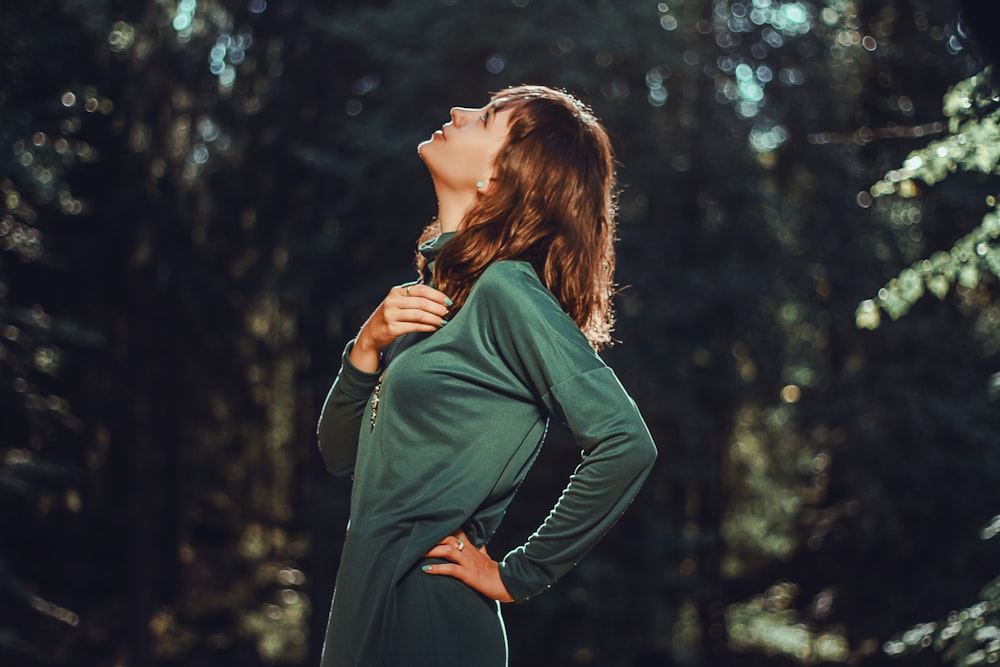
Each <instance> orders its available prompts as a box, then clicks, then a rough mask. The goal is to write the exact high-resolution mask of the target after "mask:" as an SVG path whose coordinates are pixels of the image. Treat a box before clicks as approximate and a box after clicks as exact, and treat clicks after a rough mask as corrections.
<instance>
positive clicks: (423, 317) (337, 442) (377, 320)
mask: <svg viewBox="0 0 1000 667" xmlns="http://www.w3.org/2000/svg"><path fill="white" fill-rule="evenodd" d="M450 305H451V299H449V298H448V297H446V296H445V295H444V294H443V293H441V292H439V291H438V290H436V289H434V288H432V287H428V286H427V285H415V284H414V285H400V286H397V287H393V288H392V289H391V290H389V294H388V295H387V296H386V297H385V299H384V300H383V301H382V303H380V304H379V306H378V308H376V309H375V312H374V313H372V315H371V317H369V318H368V320H367V321H366V322H365V323H364V325H363V326H362V327H361V331H359V332H358V336H357V338H355V339H354V340H353V341H351V342H350V343H348V345H347V348H346V349H345V350H344V355H343V357H342V360H341V366H340V372H338V373H337V379H336V380H334V382H333V386H332V387H331V388H330V392H329V394H327V397H326V401H325V402H324V404H323V410H322V411H321V412H320V417H319V424H318V426H317V429H316V434H317V436H318V438H319V449H320V452H321V453H322V454H323V460H324V462H325V463H326V468H327V470H329V471H330V472H331V473H333V474H334V475H338V476H340V475H349V474H351V472H353V470H354V462H355V459H356V458H357V453H358V434H359V432H360V429H361V419H362V417H363V416H364V413H365V408H366V405H367V403H368V399H369V398H370V397H371V394H372V391H373V390H374V389H375V385H377V384H378V381H379V377H380V376H381V374H382V368H381V361H382V358H381V355H382V350H384V349H385V348H386V346H388V345H389V344H390V343H391V342H392V341H394V340H396V339H397V338H398V337H399V336H402V335H403V334H406V333H412V332H417V331H424V332H429V331H437V330H438V329H439V328H441V326H443V325H444V323H445V320H444V319H443V317H444V316H445V315H447V314H448V307H449V306H450Z"/></svg>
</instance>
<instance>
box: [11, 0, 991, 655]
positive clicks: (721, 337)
mask: <svg viewBox="0 0 1000 667" xmlns="http://www.w3.org/2000/svg"><path fill="white" fill-rule="evenodd" d="M989 4H992V3H988V2H985V0H984V2H983V3H976V2H971V3H970V7H971V8H972V9H971V11H972V12H973V13H972V14H971V15H970V16H971V19H967V20H966V21H965V22H964V23H962V24H959V23H958V21H957V19H956V7H955V6H954V5H953V4H952V3H949V2H944V1H937V0H865V1H863V2H862V1H861V0H800V1H799V2H788V1H786V0H667V1H665V2H662V3H659V4H658V3H656V2H652V1H650V0H615V1H611V0H513V1H511V0H406V1H402V0H401V1H398V2H363V1H360V0H357V1H348V0H344V1H341V2H320V1H319V0H266V1H265V0H249V1H246V0H177V1H175V0H32V1H31V2H13V1H10V2H6V1H5V2H4V3H3V5H2V8H0V191H2V198H0V663H2V664H3V665H5V666H6V665H11V666H20V665H25V666H29V667H34V666H41V665H81V666H85V667H90V666H93V667H126V666H128V667H147V666H150V665H163V666H165V667H166V666H169V667H202V666H216V665H217V666H229V665H240V666H242V667H253V666H255V665H272V664H274V665H296V666H298V665H302V666H305V665H315V664H317V662H318V655H319V649H320V645H321V641H322V630H323V628H324V625H325V619H326V612H327V609H328V605H329V602H330V597H331V593H332V587H333V578H334V575H335V572H336V568H337V560H338V554H339V548H340V544H341V540H342V536H343V533H344V528H345V525H346V521H347V503H348V495H349V492H350V486H349V483H348V482H345V481H342V480H335V479H333V478H331V477H329V476H328V475H327V474H326V473H325V471H324V470H323V467H322V464H321V462H320V460H319V456H318V452H317V449H316V446H315V435H314V430H315V423H316V418H317V410H318V407H319V405H320V403H321V401H322V398H323V396H324V395H325V392H326V390H327V388H328V387H329V384H330V382H331V381H332V379H333V376H334V374H335V372H336V370H337V367H338V363H339V355H340V352H341V350H342V348H343V345H344V343H345V342H346V341H347V340H348V339H349V338H350V337H351V335H352V334H353V332H354V331H356V330H357V327H358V326H359V325H360V323H361V322H362V321H363V319H364V318H365V317H366V316H367V314H368V313H369V312H370V310H371V309H372V308H373V307H374V306H375V305H376V304H377V302H378V300H379V299H380V298H381V296H382V295H383V294H384V292H385V291H386V289H387V288H388V287H389V286H390V285H392V284H396V283H398V282H401V281H403V280H407V279H410V278H411V277H412V275H413V274H412V269H410V268H409V266H410V262H411V259H412V253H413V244H414V240H415V239H416V237H417V236H418V234H419V233H420V230H421V228H422V227H423V225H424V224H426V223H427V221H428V220H429V218H430V216H431V215H432V214H433V212H434V201H433V191H432V189H431V184H430V179H429V178H428V176H427V174H426V172H425V170H424V168H423V166H422V164H421V163H420V161H419V159H418V158H417V155H416V152H415V146H416V144H417V143H418V142H419V141H420V140H422V139H423V138H425V137H426V136H427V135H428V134H429V133H430V132H431V131H432V130H433V129H434V128H436V127H438V126H440V124H441V123H442V122H444V121H445V120H446V119H447V114H448V109H449V108H450V107H451V106H454V105H480V104H483V103H484V102H485V101H486V100H487V95H488V93H489V91H491V90H496V89H499V88H501V87H503V86H505V85H508V84H514V83H522V82H531V83H545V84H549V85H553V86H562V87H565V88H567V89H569V90H570V91H572V92H574V93H576V94H578V95H579V96H581V97H582V98H583V99H585V100H587V101H588V102H589V103H591V104H592V105H593V107H594V109H595V111H596V112H597V113H598V115H599V116H600V117H601V118H603V119H604V121H605V123H606V125H607V126H608V128H609V130H610V131H611V133H612V135H613V136H614V140H615V144H616V148H617V151H618V154H619V157H620V159H621V162H622V164H623V167H622V169H621V180H622V184H623V191H622V194H621V198H620V219H621V233H620V236H621V242H620V243H619V258H620V270H619V274H618V278H619V282H620V283H621V284H622V285H623V290H622V294H621V296H620V298H619V300H618V314H619V324H618V328H617V332H616V336H617V338H618V339H619V340H620V341H621V343H620V344H619V345H617V346H615V347H614V348H613V349H611V350H610V351H608V352H607V353H606V354H605V355H604V356H605V358H606V359H607V360H608V362H609V363H610V364H611V365H612V366H614V367H615V368H616V370H617V371H618V373H619V375H620V377H621V378H622V381H623V383H624V384H625V386H626V387H627V388H628V389H629V391H630V392H631V393H632V395H633V396H634V397H635V399H636V401H637V402H638V403H639V406H640V408H641V409H642V411H643V414H644V415H645V417H646V419H647V421H648V423H649V426H650V428H651V430H652V432H653V435H654V437H655V439H656V441H657V443H658V446H659V449H660V457H659V460H658V462H657V464H656V467H655V469H654V471H653V474H652V476H651V477H650V479H649V482H648V483H647V484H646V486H645V487H644V489H643V491H642V493H641V494H640V495H639V497H638V498H637V499H636V501H635V503H634V504H633V506H632V507H631V509H630V510H629V511H628V512H627V513H626V515H625V517H624V518H623V519H622V521H621V522H620V523H619V524H618V525H617V526H616V528H615V529H614V530H613V531H612V532H611V533H610V534H609V535H608V536H607V539H605V540H604V541H603V542H602V543H601V544H600V545H599V547H598V548H597V549H596V550H595V551H594V552H593V553H592V554H591V555H589V556H588V557H587V558H586V559H585V560H584V561H583V562H582V563H581V564H580V566H579V567H578V568H577V569H576V570H574V572H573V573H571V574H570V575H569V576H567V577H566V578H565V579H564V580H563V581H561V582H559V583H558V584H557V585H556V586H555V587H554V588H553V589H552V590H550V591H548V592H546V593H545V594H543V595H542V596H540V597H538V598H536V599H535V600H533V601H531V602H529V603H527V604H524V605H518V606H508V607H506V608H505V614H506V619H507V624H508V631H509V634H510V642H511V664H512V665H517V666H519V667H520V666H525V667H527V666H530V665H546V666H549V665H553V666H557V665H595V666H614V667H620V666H621V667H624V666H637V667H638V666H645V665H689V666H709V667H716V666H726V665H740V666H749V667H753V666H755V665H776V666H779V665H795V664H802V665H817V664H852V665H865V666H870V665H889V664H899V665H905V666H907V667H909V666H916V665H936V664H942V663H945V662H948V663H955V664H978V663H988V662H989V661H991V660H992V661H995V660H996V659H997V657H998V654H1000V642H998V640H997V637H1000V630H998V629H997V625H998V624H1000V619H998V616H1000V593H998V591H997V589H998V588H1000V586H998V582H997V580H996V577H997V575H998V574H1000V540H990V539H989V538H990V537H992V536H993V535H994V534H996V533H997V532H998V531H1000V518H997V516H998V514H1000V411H998V409H997V408H998V404H997V398H998V397H1000V375H998V374H997V373H998V371H1000V326H998V325H1000V301H998V299H997V296H998V292H997V281H996V277H995V274H997V273H998V272H1000V251H997V250H996V247H995V239H996V238H997V236H1000V224H997V225H996V226H997V228H998V230H997V233H996V234H993V233H992V232H991V230H992V229H993V225H994V222H993V218H992V217H991V216H1000V214H997V213H996V211H995V208H996V201H995V200H993V199H991V198H990V196H991V195H994V194H997V183H998V180H997V177H996V173H997V164H998V160H1000V147H998V146H997V141H996V136H997V125H996V121H997V119H998V112H997V106H998V105H997V99H996V97H995V95H996V92H995V91H994V90H992V89H991V88H990V86H989V84H988V83H983V82H980V83H979V88H978V89H977V91H976V92H975V94H972V93H968V92H961V90H962V89H960V90H958V91H957V92H955V93H952V94H950V95H949V94H948V91H949V89H950V87H952V86H954V85H956V84H959V83H960V82H962V81H963V80H966V79H967V78H968V77H970V76H972V75H974V74H975V73H976V72H978V71H980V70H981V69H982V67H983V66H984V64H985V63H986V62H987V61H988V60H989V59H990V55H989V53H988V49H984V48H983V47H984V45H985V46H988V45H989V44H991V43H992V42H991V40H992V35H989V34H987V33H988V32H989V31H991V30H993V29H994V28H995V26H996V25H997V24H996V23H993V22H992V21H994V20H995V18H996V17H995V16H990V15H989V14H990V12H989V10H983V7H984V6H986V5H989ZM967 11H968V10H967ZM977 11H985V14H986V15H985V16H978V15H976V14H975V12H977ZM976 37H979V41H978V49H977V46H976V43H975V41H974V38H976ZM965 85H966V86H967V87H970V86H972V85H973V84H971V83H968V84H965ZM970 90H971V88H970ZM946 96H947V98H946ZM934 142H945V143H934ZM911 151H923V153H921V155H923V156H924V157H925V158H926V159H924V160H923V161H922V164H923V167H921V166H920V165H919V164H917V163H915V162H913V161H912V160H908V157H907V156H908V155H909V154H910V152H911ZM904 161H905V162H906V165H907V169H904V170H902V171H900V169H901V167H902V166H903V165H904ZM932 163H933V164H932ZM935 170H936V171H935ZM887 173H888V174H889V176H888V177H887ZM876 184H879V185H878V186H876ZM996 222H997V223H1000V217H997V218H996ZM966 238H969V239H973V240H972V241H969V243H967V244H966V245H965V246H961V243H959V242H960V241H961V240H962V239H966ZM969 244H971V245H969ZM953 246H955V247H954V248H953ZM958 246H961V247H958ZM949 250H951V252H949V253H948V254H947V255H946V254H944V253H945V252H948V251H949ZM925 258H926V259H927V260H928V261H927V262H926V263H922V262H921V260H924V259H925ZM911 266H912V267H914V268H913V269H912V270H911V271H910V273H906V272H905V271H904V270H905V269H907V267H911ZM900 272H904V273H903V274H901V273H900ZM897 275H898V276H899V279H898V280H896V281H895V282H892V279H893V278H894V277H896V276H897ZM914 276H916V278H915V277H914ZM883 286H885V291H884V292H879V290H880V289H881V288H883ZM931 292H937V293H940V294H941V295H942V296H943V298H941V299H938V298H934V297H933V296H930V293H931ZM921 295H924V297H923V298H919V297H920V296H921ZM869 299H870V300H872V301H870V302H867V303H865V302H866V300H869ZM905 311H908V312H907V313H906V315H905V317H901V318H900V319H898V320H893V319H892V318H891V317H889V315H890V314H891V315H896V316H899V315H901V314H902V313H903V312H905ZM879 316H880V317H879ZM859 325H860V326H859ZM879 325H880V326H879ZM576 460H577V452H576V450H575V448H574V446H573V444H572V442H568V441H567V438H566V436H565V434H564V433H562V432H560V431H556V433H555V434H554V435H553V437H552V438H551V440H550V442H549V443H548V444H547V447H546V449H545V451H544V452H543V455H542V457H541V458H540V459H539V461H538V463H537V464H536V466H535V468H534V469H533V471H532V474H531V475H530V476H529V481H528V483H527V484H526V485H525V486H524V488H523V489H522V491H521V493H520V495H519V496H518V498H517V499H516V501H515V503H514V505H513V507H512V511H511V513H510V515H509V517H508V520H507V522H506V523H505V524H504V526H503V528H502V532H501V534H499V535H498V536H497V538H496V540H495V541H494V543H493V545H492V551H493V553H494V554H495V555H500V554H502V553H503V552H504V551H505V550H506V549H508V548H510V547H512V546H514V545H517V544H519V543H520V542H521V541H523V540H524V539H525V538H526V536H527V535H528V534H529V533H530V531H531V530H532V529H533V528H534V527H535V526H536V525H537V523H538V522H539V521H540V520H541V518H542V517H543V516H544V515H545V513H546V512H547V510H548V508H549V507H550V506H551V505H552V503H553V501H554V500H555V498H556V497H557V494H558V492H559V490H560V489H561V487H562V485H563V484H564V483H565V480H566V478H567V476H568V474H569V473H570V472H571V470H572V468H573V466H574V464H575V462H576ZM990 582H993V583H992V584H991V586H992V587H990V586H988V584H990ZM984 587H986V588H984ZM953 610H954V611H955V613H954V614H952V615H951V616H949V612H951V611H953ZM925 623H933V625H924V624H925ZM927 646H933V647H936V649H935V648H930V649H928V650H920V649H921V648H923V647H927ZM942 649H944V652H943V651H942ZM949 650H950V651H951V652H950V653H949V652H948V651H949ZM966 660H968V661H969V662H966ZM469 664H470V665H475V664H476V661H475V656H470V657H469Z"/></svg>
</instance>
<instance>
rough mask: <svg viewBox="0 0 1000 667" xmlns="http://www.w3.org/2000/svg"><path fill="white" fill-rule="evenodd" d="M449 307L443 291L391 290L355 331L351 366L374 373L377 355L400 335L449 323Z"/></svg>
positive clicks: (422, 288)
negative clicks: (356, 333)
mask: <svg viewBox="0 0 1000 667" xmlns="http://www.w3.org/2000/svg"><path fill="white" fill-rule="evenodd" d="M451 305H452V303H451V299H449V298H448V297H447V296H445V294H444V293H443V292H439V291H438V290H436V289H434V288H433V287H430V286H428V285H421V284H419V283H418V284H412V285H398V286H396V287H393V288H392V289H391V290H389V294H388V295H386V297H385V299H383V300H382V303H380V304H379V306H378V308H376V309H375V312H374V313H372V315H371V317H369V318H368V321H367V322H365V323H364V325H363V326H362V327H361V331H360V332H358V337H357V339H356V340H355V341H354V347H353V348H351V355H350V357H351V363H352V364H354V365H355V366H357V368H358V369H359V370H362V371H365V372H368V373H374V372H375V371H377V370H378V368H379V361H380V360H379V355H380V354H381V353H382V350H383V349H384V348H385V347H386V346H387V345H388V344H389V343H391V342H392V341H394V340H396V339H397V338H399V337H400V336H402V335H403V334H407V333H414V332H418V331H423V332H428V331H437V330H438V329H440V328H441V327H442V326H444V325H445V324H447V323H448V320H446V319H445V316H446V315H447V314H448V308H449V307H451Z"/></svg>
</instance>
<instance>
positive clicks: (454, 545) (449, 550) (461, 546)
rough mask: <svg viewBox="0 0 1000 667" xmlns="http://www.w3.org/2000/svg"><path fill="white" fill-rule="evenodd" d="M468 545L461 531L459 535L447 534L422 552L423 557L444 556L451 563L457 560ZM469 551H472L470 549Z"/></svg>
mask: <svg viewBox="0 0 1000 667" xmlns="http://www.w3.org/2000/svg"><path fill="white" fill-rule="evenodd" d="M468 546H469V541H468V540H467V539H466V538H465V534H464V533H463V534H462V535H461V536H460V537H455V536H454V535H449V536H448V537H446V538H444V539H443V540H441V541H440V542H438V543H437V544H436V545H435V546H434V547H433V548H432V549H431V550H430V551H428V552H427V553H425V554H424V557H425V558H444V559H445V560H450V561H452V562H453V563H457V562H459V560H460V558H461V556H462V552H464V551H465V550H466V549H467V548H468ZM470 551H472V550H471V549H470Z"/></svg>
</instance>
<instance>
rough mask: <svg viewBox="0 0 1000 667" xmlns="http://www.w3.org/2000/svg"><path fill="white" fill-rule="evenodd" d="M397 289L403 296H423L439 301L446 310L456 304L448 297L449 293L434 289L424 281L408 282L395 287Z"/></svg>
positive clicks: (429, 299)
mask: <svg viewBox="0 0 1000 667" xmlns="http://www.w3.org/2000/svg"><path fill="white" fill-rule="evenodd" d="M397 290H398V294H400V295H401V296H408V297H419V298H423V299H426V300H428V301H432V302H434V303H437V304H439V305H441V306H444V307H445V310H447V309H448V308H451V307H452V306H453V305H454V304H453V303H452V302H451V299H449V298H448V295H447V294H445V293H444V292H441V291H440V290H436V289H434V288H433V287H431V286H430V285H424V284H423V283H408V284H403V285H399V286H398V287H395V288H393V291H397Z"/></svg>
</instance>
